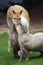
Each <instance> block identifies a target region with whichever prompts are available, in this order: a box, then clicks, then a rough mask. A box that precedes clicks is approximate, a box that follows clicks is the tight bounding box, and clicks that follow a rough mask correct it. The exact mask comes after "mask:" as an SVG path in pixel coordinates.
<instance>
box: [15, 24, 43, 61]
mask: <svg viewBox="0 0 43 65" xmlns="http://www.w3.org/2000/svg"><path fill="white" fill-rule="evenodd" d="M16 29H17V32H18V41H19V45H20V50H21V56H20V57H22V54H23V52H24V53H25V54H27V52H28V51H39V52H41V55H42V54H43V33H36V34H33V35H32V34H30V33H29V34H28V33H25V32H24V29H23V28H22V26H21V25H18V26H16ZM25 54H24V55H25ZM26 59H27V60H28V57H27V55H26Z"/></svg>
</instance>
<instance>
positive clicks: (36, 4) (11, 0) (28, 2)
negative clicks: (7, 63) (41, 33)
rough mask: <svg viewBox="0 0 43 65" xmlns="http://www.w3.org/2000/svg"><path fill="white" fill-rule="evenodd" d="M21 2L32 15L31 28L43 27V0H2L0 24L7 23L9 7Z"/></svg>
mask: <svg viewBox="0 0 43 65" xmlns="http://www.w3.org/2000/svg"><path fill="white" fill-rule="evenodd" d="M15 4H19V5H21V6H23V7H24V8H26V9H27V11H28V12H29V15H30V28H36V29H37V28H43V0H0V25H2V24H6V17H7V16H6V14H7V9H8V8H9V7H10V6H11V5H15Z"/></svg>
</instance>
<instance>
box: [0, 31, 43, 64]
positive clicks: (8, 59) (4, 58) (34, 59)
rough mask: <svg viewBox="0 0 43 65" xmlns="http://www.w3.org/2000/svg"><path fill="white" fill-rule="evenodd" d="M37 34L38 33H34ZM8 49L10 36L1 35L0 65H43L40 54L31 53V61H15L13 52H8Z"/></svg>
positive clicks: (42, 58)
mask: <svg viewBox="0 0 43 65" xmlns="http://www.w3.org/2000/svg"><path fill="white" fill-rule="evenodd" d="M32 33H36V32H32ZM7 48H8V34H7V33H3V34H0V65H43V57H38V56H39V55H40V53H39V52H32V53H29V57H30V59H29V60H28V61H25V60H22V61H19V60H14V57H13V51H11V52H10V53H8V52H7Z"/></svg>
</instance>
